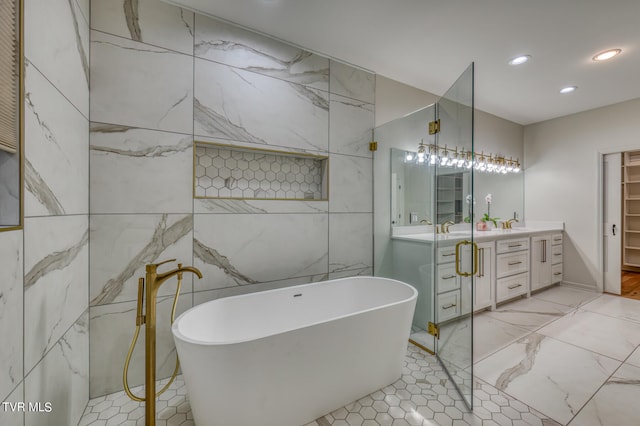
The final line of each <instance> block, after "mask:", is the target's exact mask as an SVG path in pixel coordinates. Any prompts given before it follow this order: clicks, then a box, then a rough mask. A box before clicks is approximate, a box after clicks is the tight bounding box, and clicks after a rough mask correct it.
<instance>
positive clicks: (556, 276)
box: [551, 263, 562, 284]
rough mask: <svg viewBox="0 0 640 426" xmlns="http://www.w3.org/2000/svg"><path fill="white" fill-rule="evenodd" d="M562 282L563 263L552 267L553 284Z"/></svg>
mask: <svg viewBox="0 0 640 426" xmlns="http://www.w3.org/2000/svg"><path fill="white" fill-rule="evenodd" d="M561 281H562V263H559V264H557V265H553V266H551V284H555V283H559V282H561Z"/></svg>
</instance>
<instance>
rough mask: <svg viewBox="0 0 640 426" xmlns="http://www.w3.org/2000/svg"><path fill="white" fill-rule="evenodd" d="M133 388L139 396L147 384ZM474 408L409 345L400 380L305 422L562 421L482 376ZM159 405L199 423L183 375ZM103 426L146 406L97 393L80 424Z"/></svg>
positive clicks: (140, 417)
mask: <svg viewBox="0 0 640 426" xmlns="http://www.w3.org/2000/svg"><path fill="white" fill-rule="evenodd" d="M165 383H167V379H165V380H161V381H160V382H159V383H158V385H159V387H160V386H163V385H164V384H165ZM159 387H158V388H159ZM133 392H134V394H135V395H140V394H141V393H142V386H139V387H137V388H134V389H133ZM474 407H475V408H474V411H473V413H469V411H468V410H467V409H466V407H465V405H464V403H463V402H462V399H461V397H460V396H459V395H458V393H457V392H456V390H455V388H454V386H453V384H452V383H451V381H450V380H449V378H448V377H447V374H446V373H445V372H444V370H443V369H442V367H441V366H440V364H439V363H438V361H437V359H436V358H435V357H434V356H432V355H429V354H427V353H425V352H423V351H422V350H420V349H418V348H417V347H415V346H413V345H409V346H408V348H407V355H406V357H405V366H404V369H403V373H402V377H401V378H400V380H398V381H396V382H395V383H393V384H391V385H389V386H387V387H385V388H383V389H380V390H378V391H376V392H374V393H372V394H370V395H368V396H366V397H364V398H362V399H359V400H358V401H355V402H353V403H351V404H349V405H347V406H345V407H342V408H340V409H337V410H335V411H333V412H332V413H330V414H327V415H326V416H324V417H322V418H320V419H317V420H315V421H313V422H311V423H309V424H307V425H305V426H329V425H333V426H418V425H420V426H435V425H440V426H458V425H460V426H461V425H473V426H495V425H500V426H524V425H536V426H554V425H558V423H556V422H554V421H553V420H551V419H549V418H547V417H546V416H544V415H543V414H541V413H539V412H537V411H535V410H534V409H532V408H530V407H528V406H527V405H526V404H523V403H522V402H520V401H518V400H516V399H513V398H512V397H510V396H508V395H506V394H504V393H502V392H500V391H498V390H497V389H496V388H494V387H493V386H491V385H489V384H487V383H484V382H482V381H479V380H476V381H474ZM157 409H158V416H157V420H156V424H157V425H158V426H177V425H180V426H191V425H194V422H193V417H192V416H191V410H190V408H189V401H188V400H187V396H186V387H185V385H184V381H183V380H182V377H181V376H178V378H177V379H176V381H175V382H174V383H173V384H172V385H171V387H170V388H169V390H167V392H165V393H164V394H163V395H161V396H160V397H159V398H158V402H157ZM98 425H100V426H112V425H127V426H139V425H144V406H143V404H142V403H138V402H135V401H132V400H130V399H129V397H128V396H127V395H126V394H125V393H124V392H117V393H114V394H111V395H107V396H102V397H99V398H94V399H92V400H90V401H89V403H88V405H87V408H86V409H85V412H84V415H83V417H82V419H81V420H80V423H79V424H78V426H98Z"/></svg>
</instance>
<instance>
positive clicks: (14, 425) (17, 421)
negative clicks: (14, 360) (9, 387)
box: [0, 383, 24, 426]
mask: <svg viewBox="0 0 640 426" xmlns="http://www.w3.org/2000/svg"><path fill="white" fill-rule="evenodd" d="M2 401H3V402H5V401H6V402H11V403H13V404H17V403H18V402H24V383H20V385H19V386H17V387H16V389H15V390H14V391H13V392H11V395H9V396H7V397H6V398H3V399H2ZM15 406H16V405H14V407H15ZM0 425H2V426H23V425H24V413H23V412H20V411H17V410H16V411H12V410H0Z"/></svg>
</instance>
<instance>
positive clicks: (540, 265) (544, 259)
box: [531, 235, 552, 290]
mask: <svg viewBox="0 0 640 426" xmlns="http://www.w3.org/2000/svg"><path fill="white" fill-rule="evenodd" d="M551 258H552V256H551V235H539V236H536V237H532V238H531V290H537V289H539V288H542V287H546V286H548V285H551Z"/></svg>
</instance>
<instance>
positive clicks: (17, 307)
mask: <svg viewBox="0 0 640 426" xmlns="http://www.w3.org/2000/svg"><path fill="white" fill-rule="evenodd" d="M22 259H23V257H22V231H13V232H3V233H1V234H0V336H1V338H2V344H0V401H4V400H5V399H3V398H4V397H6V396H7V395H9V393H10V392H11V391H12V390H13V389H14V388H15V387H16V386H17V385H18V384H19V383H20V382H21V381H22V377H23V368H22V356H23V354H22V352H23V351H22V332H23V328H22V296H23V293H24V289H23V285H22V282H23V272H22V271H23V269H22V268H23V261H22ZM0 413H2V410H0ZM0 424H4V423H2V422H0Z"/></svg>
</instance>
